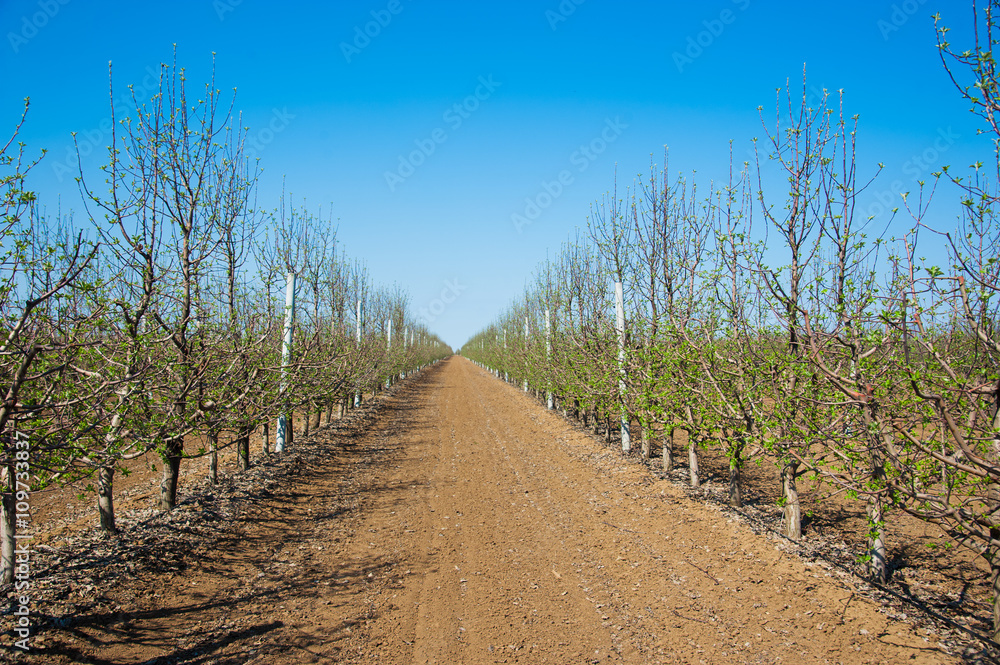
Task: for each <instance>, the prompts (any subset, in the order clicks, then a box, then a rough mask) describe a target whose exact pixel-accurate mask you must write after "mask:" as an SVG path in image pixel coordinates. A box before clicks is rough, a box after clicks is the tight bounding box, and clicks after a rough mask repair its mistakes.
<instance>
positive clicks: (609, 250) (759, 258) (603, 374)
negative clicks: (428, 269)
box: [462, 2, 1000, 641]
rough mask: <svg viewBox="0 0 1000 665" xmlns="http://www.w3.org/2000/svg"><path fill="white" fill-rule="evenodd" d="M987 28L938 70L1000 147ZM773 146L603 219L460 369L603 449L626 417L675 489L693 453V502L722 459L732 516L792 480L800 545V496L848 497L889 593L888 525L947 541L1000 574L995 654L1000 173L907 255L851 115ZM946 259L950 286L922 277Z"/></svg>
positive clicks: (933, 275)
mask: <svg viewBox="0 0 1000 665" xmlns="http://www.w3.org/2000/svg"><path fill="white" fill-rule="evenodd" d="M997 5H998V3H996V2H993V3H991V9H992V8H994V7H996V6H997ZM982 18H983V19H984V23H985V25H986V28H987V29H986V30H985V31H983V32H982V33H981V34H982V35H984V37H983V39H984V42H983V43H982V44H976V47H975V49H974V50H973V51H970V52H963V53H958V54H956V53H954V52H953V51H952V49H951V46H950V45H949V43H948V42H947V40H946V32H947V31H946V29H944V28H943V27H940V26H939V27H938V35H939V46H940V50H941V53H942V57H943V60H944V62H945V66H946V69H947V70H948V73H949V75H951V76H952V78H953V79H955V80H958V79H959V78H960V75H961V74H962V72H959V71H955V70H953V69H952V67H953V65H954V64H955V62H958V63H960V64H962V65H967V66H968V67H969V68H970V70H971V73H972V77H973V79H974V81H973V85H971V86H964V85H961V84H959V89H960V91H961V92H962V94H963V95H964V96H965V98H966V99H967V100H968V101H970V102H971V103H972V105H973V108H974V109H975V110H976V111H977V112H979V114H980V115H981V116H983V117H984V118H985V119H986V120H987V121H988V122H987V129H986V130H985V131H987V132H989V133H990V134H991V135H992V137H993V138H994V139H1000V130H998V125H997V124H996V122H995V121H996V114H997V110H998V109H1000V106H998V105H997V102H996V98H995V97H994V95H995V92H996V90H997V79H996V77H995V73H994V69H993V66H992V62H993V60H992V54H991V51H990V48H991V46H992V44H993V43H994V42H993V41H992V39H993V38H992V36H993V34H994V24H993V19H992V12H991V11H986V12H984V14H983V16H982ZM986 35H989V36H990V37H989V41H988V43H987V41H986V39H987V38H986ZM970 53H971V55H970ZM957 69H961V68H957ZM962 71H963V72H964V71H965V70H962ZM762 122H763V125H764V130H765V138H764V139H762V140H760V141H756V142H755V144H754V155H755V157H754V158H753V159H752V160H749V161H748V162H746V163H745V164H744V165H743V166H742V168H741V167H739V166H736V167H735V168H731V169H730V174H729V175H728V178H727V179H726V181H725V183H724V184H722V185H717V184H716V185H713V186H712V187H711V188H710V190H709V191H708V192H704V191H698V190H697V188H696V187H695V185H694V183H693V182H691V181H690V180H689V179H687V178H685V177H683V176H675V175H672V174H671V173H670V171H669V169H668V167H667V166H666V165H664V166H656V165H653V166H651V169H650V173H649V175H648V176H644V177H640V178H639V179H637V180H635V181H634V182H633V183H632V184H631V185H630V186H629V188H628V190H627V191H626V192H625V193H624V195H620V194H619V193H618V192H617V191H612V192H611V193H609V194H608V195H606V196H605V197H604V198H603V199H602V200H601V201H599V202H598V203H597V204H595V206H594V207H593V208H592V214H591V216H590V218H589V220H588V233H587V234H586V235H584V236H582V237H581V236H579V234H578V235H577V237H576V238H574V239H573V240H571V241H569V242H567V243H566V244H565V245H564V246H563V248H562V250H561V252H560V253H559V254H558V256H557V257H556V258H555V259H553V260H550V261H549V262H547V263H545V264H544V265H543V266H542V267H541V268H540V270H539V271H538V273H537V274H536V276H535V278H534V281H533V283H532V284H531V285H530V286H529V288H528V289H527V290H526V292H525V294H524V296H523V298H521V299H519V300H518V301H517V302H515V303H514V304H513V305H512V306H511V307H510V308H509V309H508V310H507V311H506V312H504V313H503V314H502V315H501V316H499V317H498V318H497V319H496V321H495V322H494V323H493V324H491V325H490V326H488V327H487V328H486V329H484V330H482V331H481V332H479V333H478V334H476V335H475V336H474V337H473V338H472V339H470V340H469V341H468V342H467V343H466V344H465V345H464V346H463V348H462V353H463V355H466V356H468V357H469V358H471V359H473V360H476V361H478V362H481V363H482V364H484V365H486V366H488V367H490V368H493V369H494V370H496V371H497V373H498V374H499V375H500V376H505V377H507V378H509V379H510V380H511V381H512V382H515V383H516V384H518V385H521V384H522V382H523V385H524V387H525V389H526V390H528V389H529V388H531V387H533V388H534V389H535V390H536V391H539V392H542V393H548V394H551V395H552V396H553V397H552V398H551V399H550V400H549V404H550V408H551V406H553V405H556V406H561V408H563V409H564V410H565V411H566V412H567V413H569V414H573V415H574V416H576V417H578V418H579V419H580V420H582V422H583V423H584V424H585V425H592V426H594V427H595V431H596V428H597V427H598V423H600V422H603V423H604V426H605V432H606V433H607V436H608V440H609V441H610V440H611V439H610V435H611V431H612V429H614V428H613V427H612V423H613V422H615V423H617V422H618V421H619V419H620V418H621V416H622V414H624V418H621V419H622V420H623V421H624V422H625V423H626V424H627V425H630V426H633V427H634V426H635V425H637V426H638V429H639V432H640V441H641V443H640V445H639V446H638V450H639V453H640V454H641V455H643V456H644V457H649V456H650V454H651V450H652V440H653V439H654V438H659V439H660V445H661V448H662V453H663V457H662V460H663V461H662V464H663V467H664V469H666V470H671V469H673V468H674V466H675V465H676V464H677V461H676V458H675V455H676V454H677V453H678V452H679V451H677V450H676V448H677V444H676V443H675V442H674V441H675V435H677V434H678V433H681V432H686V434H687V441H688V444H687V445H688V449H687V455H688V469H689V474H690V482H691V483H692V484H693V485H698V483H699V468H698V454H699V450H703V449H706V448H712V449H715V450H716V451H718V452H720V453H721V454H722V455H724V456H725V458H726V459H728V461H729V470H730V480H729V500H730V501H731V502H732V503H733V504H735V505H742V502H743V495H744V489H743V482H744V481H743V474H742V471H743V469H744V467H745V465H746V464H747V462H748V460H749V459H751V458H752V457H754V456H756V457H758V458H759V459H762V460H767V461H769V462H770V463H773V464H775V465H777V467H778V469H779V473H778V474H777V475H778V477H780V482H781V500H780V501H781V505H782V506H783V513H784V532H785V535H787V536H788V537H789V538H792V539H799V538H801V537H802V528H801V524H802V508H801V505H800V501H799V497H798V491H797V482H798V481H799V479H800V478H801V477H802V475H803V474H805V473H809V474H815V476H816V477H818V478H820V479H822V480H823V481H825V482H828V483H832V484H833V485H834V486H835V487H837V488H839V489H842V490H844V491H845V492H846V494H847V495H848V496H849V497H852V498H854V499H856V500H857V501H860V502H862V503H863V504H864V506H865V510H866V514H867V518H868V530H867V533H866V534H865V537H866V540H867V548H866V551H865V552H864V553H861V557H862V558H863V560H865V561H866V563H867V568H868V572H869V574H870V575H871V576H872V578H874V579H875V580H878V581H880V582H884V581H886V579H887V577H888V575H889V572H890V571H889V568H888V566H887V562H886V544H885V539H884V535H883V534H884V527H885V523H886V519H887V515H888V514H889V513H890V511H893V510H899V511H904V512H906V513H909V514H911V515H914V516H916V517H918V518H920V519H921V520H925V521H927V522H932V523H934V524H937V525H939V526H940V527H941V528H942V529H943V531H944V533H945V534H947V536H949V537H950V538H952V539H953V540H954V541H955V542H957V543H959V544H961V545H964V546H967V547H970V548H972V549H973V550H974V551H975V552H977V553H978V554H980V555H981V556H982V557H983V558H984V559H985V560H986V561H987V562H988V563H989V565H990V568H991V570H992V576H991V582H992V587H993V596H994V632H993V638H994V640H998V638H1000V331H998V329H997V326H998V323H1000V316H998V314H1000V312H998V304H1000V252H998V247H1000V224H998V222H997V218H996V216H995V215H996V214H997V212H1000V210H998V205H997V203H998V195H1000V190H998V189H997V182H998V177H997V176H998V175H1000V162H998V161H997V160H996V155H994V156H993V157H992V158H991V164H993V163H996V165H997V169H998V170H997V171H994V170H993V168H992V166H991V168H989V169H987V168H985V167H984V166H982V165H976V166H975V168H974V169H973V171H972V173H970V174H968V175H962V176H957V175H955V174H953V173H952V172H950V171H949V170H948V169H947V168H946V169H943V171H942V172H941V173H939V174H935V179H934V180H935V182H934V186H927V187H923V186H922V188H921V191H920V192H919V193H916V194H911V195H909V196H904V197H903V199H902V200H901V201H900V208H899V210H898V211H897V213H896V214H895V216H894V221H893V222H892V223H893V224H894V225H896V227H897V228H905V229H906V230H905V231H902V232H899V233H897V234H896V235H897V237H895V238H893V239H891V240H890V239H888V238H887V237H886V236H887V229H886V227H885V226H884V220H875V219H873V218H871V217H865V216H864V215H863V214H862V213H861V211H862V209H863V207H862V206H861V204H860V201H862V200H863V199H864V192H865V190H866V188H868V187H869V186H870V185H871V184H872V183H873V181H874V180H875V178H876V176H877V175H878V170H877V169H873V170H872V172H871V173H868V174H864V175H862V174H861V173H859V167H858V163H857V159H856V139H857V118H856V117H849V116H848V115H846V114H845V111H844V106H843V98H842V95H841V96H837V97H831V96H828V95H824V96H823V98H822V99H819V100H816V101H815V103H814V104H810V103H809V102H808V101H807V90H806V86H805V84H804V83H803V87H802V90H801V95H800V94H799V92H798V91H797V90H793V89H792V88H791V87H789V88H788V89H786V90H783V91H779V94H778V100H777V113H776V115H775V116H773V118H771V119H767V118H766V117H765V116H764V115H763V113H762ZM998 145H1000V143H998ZM664 162H666V159H664ZM775 183H778V184H775ZM938 184H940V189H941V190H947V192H948V193H947V194H942V193H941V191H938V193H937V196H938V197H941V196H956V197H957V198H958V200H959V201H960V202H961V206H960V207H961V209H962V213H961V218H960V220H959V222H958V225H957V228H955V229H954V230H950V231H949V230H947V228H948V227H950V226H951V224H952V222H950V221H941V222H937V223H934V224H932V223H931V222H930V220H929V216H930V213H929V210H930V209H931V208H930V199H931V198H932V196H933V194H934V191H935V189H936V188H937V185H938ZM900 220H905V221H903V222H901V221H900ZM929 245H933V246H934V249H933V250H932V251H933V252H934V253H936V254H937V255H938V256H940V257H941V259H940V261H939V262H938V264H935V263H932V262H927V261H925V260H924V259H923V258H922V256H923V253H922V252H923V249H922V247H925V246H929ZM616 282H617V283H621V284H622V285H623V287H624V296H625V297H624V301H625V303H624V304H625V307H624V309H625V314H626V324H625V337H624V340H625V341H624V345H623V347H620V346H619V337H618V334H617V333H616V330H615V317H616V311H615V310H616V307H615V301H614V289H615V283H616ZM622 352H623V353H622ZM623 378H624V389H620V386H619V382H620V381H621V380H622V379H623ZM634 432H635V430H634V429H633V430H632V432H630V434H632V436H634ZM682 438H683V437H682ZM630 440H631V437H630V436H627V435H623V437H622V442H623V447H624V448H625V449H626V452H629V450H630V448H631V444H630ZM998 641H1000V640H998Z"/></svg>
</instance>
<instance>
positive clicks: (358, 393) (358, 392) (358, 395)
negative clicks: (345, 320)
mask: <svg viewBox="0 0 1000 665" xmlns="http://www.w3.org/2000/svg"><path fill="white" fill-rule="evenodd" d="M361 315H362V310H361V301H360V300H359V301H358V316H357V320H358V347H359V348H360V347H361V327H362V323H361ZM359 406H361V386H358V387H357V388H356V389H355V390H354V408H355V409H356V408H358V407H359Z"/></svg>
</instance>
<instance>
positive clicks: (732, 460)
mask: <svg viewBox="0 0 1000 665" xmlns="http://www.w3.org/2000/svg"><path fill="white" fill-rule="evenodd" d="M745 448H746V435H745V433H743V432H736V433H734V434H733V435H732V438H731V439H730V440H729V505H731V506H735V507H737V508H742V507H743V464H744V460H743V451H744V449H745Z"/></svg>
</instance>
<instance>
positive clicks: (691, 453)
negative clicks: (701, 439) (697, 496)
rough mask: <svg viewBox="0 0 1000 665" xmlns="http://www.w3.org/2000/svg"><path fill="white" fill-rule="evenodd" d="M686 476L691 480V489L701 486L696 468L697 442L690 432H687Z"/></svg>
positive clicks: (698, 471) (698, 470)
mask: <svg viewBox="0 0 1000 665" xmlns="http://www.w3.org/2000/svg"><path fill="white" fill-rule="evenodd" d="M688 475H689V476H690V478H691V487H700V486H701V477H700V469H699V468H698V445H697V440H696V439H695V437H694V435H693V434H692V433H691V432H688Z"/></svg>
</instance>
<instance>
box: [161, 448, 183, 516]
mask: <svg viewBox="0 0 1000 665" xmlns="http://www.w3.org/2000/svg"><path fill="white" fill-rule="evenodd" d="M183 452H184V443H183V442H182V441H178V440H177V439H171V440H170V441H168V442H167V444H166V447H165V448H164V451H163V455H162V458H163V477H162V479H161V480H160V510H173V509H174V506H175V505H176V503H177V478H178V476H179V475H180V470H181V455H182V454H183Z"/></svg>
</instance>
